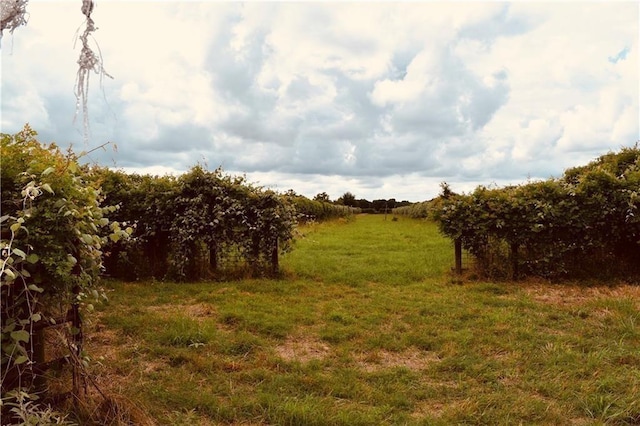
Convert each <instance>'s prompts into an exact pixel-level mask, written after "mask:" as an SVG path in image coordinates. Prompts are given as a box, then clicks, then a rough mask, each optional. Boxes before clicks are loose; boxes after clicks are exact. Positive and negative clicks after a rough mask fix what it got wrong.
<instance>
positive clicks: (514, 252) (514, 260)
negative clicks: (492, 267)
mask: <svg viewBox="0 0 640 426" xmlns="http://www.w3.org/2000/svg"><path fill="white" fill-rule="evenodd" d="M518 273H519V271H518V244H517V243H511V279H512V280H517V279H518Z"/></svg>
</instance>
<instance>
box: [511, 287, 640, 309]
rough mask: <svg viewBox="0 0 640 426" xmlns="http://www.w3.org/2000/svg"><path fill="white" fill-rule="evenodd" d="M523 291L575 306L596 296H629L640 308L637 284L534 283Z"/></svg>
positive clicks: (552, 302) (549, 301)
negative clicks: (586, 285)
mask: <svg viewBox="0 0 640 426" xmlns="http://www.w3.org/2000/svg"><path fill="white" fill-rule="evenodd" d="M524 291H525V293H526V294H527V295H529V296H530V297H532V298H533V299H534V300H536V301H538V302H541V303H545V304H550V305H556V306H577V305H581V304H583V303H585V302H587V301H589V300H593V299H597V298H615V299H621V298H630V299H633V300H635V303H636V306H638V307H639V308H640V286H637V285H630V284H622V285H618V286H598V287H584V286H578V285H552V284H534V285H530V286H528V287H526V288H525V290H524Z"/></svg>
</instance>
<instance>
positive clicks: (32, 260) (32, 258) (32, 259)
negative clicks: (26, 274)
mask: <svg viewBox="0 0 640 426" xmlns="http://www.w3.org/2000/svg"><path fill="white" fill-rule="evenodd" d="M38 260H40V258H39V257H38V255H37V254H35V253H31V254H30V255H29V256H27V262H29V263H32V264H33V263H37V262H38Z"/></svg>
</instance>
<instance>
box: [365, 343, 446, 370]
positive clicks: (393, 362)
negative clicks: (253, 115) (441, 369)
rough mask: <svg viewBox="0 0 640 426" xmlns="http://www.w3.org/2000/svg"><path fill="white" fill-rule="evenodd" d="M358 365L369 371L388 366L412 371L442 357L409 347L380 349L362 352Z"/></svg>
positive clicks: (383, 368)
mask: <svg viewBox="0 0 640 426" xmlns="http://www.w3.org/2000/svg"><path fill="white" fill-rule="evenodd" d="M356 361H357V364H358V366H359V367H360V368H361V369H362V370H364V371H366V372H367V373H373V372H377V371H380V370H385V369H388V368H395V367H404V368H407V369H409V370H412V371H420V370H424V369H426V368H428V367H429V366H430V365H432V364H433V363H434V362H439V361H440V357H439V356H438V355H437V354H436V353H435V352H428V351H421V350H418V349H416V348H409V349H406V350H404V351H400V352H390V351H385V350H379V351H375V352H371V353H364V354H360V355H358V356H357V357H356Z"/></svg>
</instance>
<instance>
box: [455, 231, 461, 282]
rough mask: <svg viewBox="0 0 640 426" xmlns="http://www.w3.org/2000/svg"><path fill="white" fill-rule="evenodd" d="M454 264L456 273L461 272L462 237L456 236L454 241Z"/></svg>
mask: <svg viewBox="0 0 640 426" xmlns="http://www.w3.org/2000/svg"><path fill="white" fill-rule="evenodd" d="M454 247H455V257H456V266H455V272H456V274H458V275H461V274H462V239H460V238H456V239H455V241H454Z"/></svg>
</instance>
